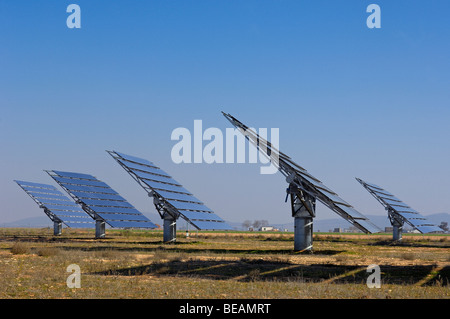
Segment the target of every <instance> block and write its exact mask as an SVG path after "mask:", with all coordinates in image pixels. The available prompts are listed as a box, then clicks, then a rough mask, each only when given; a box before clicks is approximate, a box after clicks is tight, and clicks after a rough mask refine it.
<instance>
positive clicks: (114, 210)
mask: <svg viewBox="0 0 450 319" xmlns="http://www.w3.org/2000/svg"><path fill="white" fill-rule="evenodd" d="M109 153H110V154H114V158H115V159H116V160H117V161H118V162H119V163H120V164H121V165H122V166H123V167H126V169H127V170H128V171H129V172H132V174H133V175H134V176H135V177H136V178H137V179H139V180H140V181H142V182H143V183H145V185H146V186H148V187H149V189H150V191H151V192H154V194H153V196H155V194H156V195H157V196H159V198H160V200H162V201H164V203H165V204H166V205H167V206H168V207H169V208H170V209H172V210H174V211H176V212H178V214H179V216H181V217H182V218H183V219H185V220H186V221H187V222H188V223H190V224H191V225H193V226H194V227H195V228H197V229H221V230H229V229H231V227H230V226H229V225H228V224H227V223H225V221H224V220H223V219H221V218H220V217H219V216H217V215H216V214H215V213H214V212H213V211H212V210H211V209H209V208H208V207H206V206H205V205H204V204H203V203H202V202H201V201H200V200H198V199H197V198H196V197H195V196H193V195H192V194H191V193H190V192H189V191H188V190H186V189H185V188H184V187H183V186H182V185H181V184H180V183H178V182H177V181H175V180H174V179H173V178H172V177H171V176H170V175H168V174H167V173H166V172H164V171H163V170H161V169H160V168H159V167H157V166H156V165H154V164H153V163H151V162H149V161H147V160H145V159H141V158H137V157H134V156H131V155H126V154H123V153H119V152H109ZM46 172H47V173H48V174H49V175H50V176H51V177H52V178H53V179H54V180H55V181H56V183H58V184H59V185H60V186H61V187H62V188H63V189H64V190H65V191H66V192H67V193H68V194H69V195H70V197H71V199H70V198H68V197H66V196H65V195H63V194H62V193H61V192H60V191H59V190H57V189H56V188H55V187H54V186H52V185H47V184H40V183H33V182H26V181H19V180H16V182H17V183H18V184H19V186H20V187H21V188H22V189H23V190H24V191H25V192H26V193H27V194H28V195H29V196H30V197H31V198H32V199H33V200H34V201H35V202H36V203H37V204H38V205H39V206H40V207H41V208H42V209H44V212H45V213H46V214H47V215H48V216H49V218H50V219H51V220H52V221H56V222H61V223H64V224H65V225H66V226H68V227H76V228H80V227H94V226H95V221H98V220H101V221H104V222H105V223H107V224H108V225H109V226H111V227H113V228H156V227H157V226H156V225H155V224H154V223H153V222H151V221H150V220H149V219H148V218H147V217H146V216H144V215H143V214H142V213H141V212H139V211H138V210H137V209H136V208H135V207H134V206H133V205H131V204H130V203H129V202H128V201H127V200H126V199H125V198H123V197H122V196H120V195H119V194H118V193H117V192H116V191H115V190H113V189H112V188H111V187H110V186H109V185H108V184H106V183H104V182H103V181H100V180H98V179H97V178H96V177H94V176H92V175H89V174H81V173H74V172H63V171H56V170H53V171H46Z"/></svg>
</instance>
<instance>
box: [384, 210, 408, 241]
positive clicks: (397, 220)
mask: <svg viewBox="0 0 450 319" xmlns="http://www.w3.org/2000/svg"><path fill="white" fill-rule="evenodd" d="M386 209H387V211H388V217H389V221H390V222H391V225H392V227H393V233H392V239H393V240H394V241H401V240H402V232H403V224H404V220H403V218H402V217H400V216H399V215H398V214H397V213H396V212H395V211H394V210H392V209H389V208H386Z"/></svg>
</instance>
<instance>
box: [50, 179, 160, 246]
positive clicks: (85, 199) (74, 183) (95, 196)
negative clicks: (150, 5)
mask: <svg viewBox="0 0 450 319" xmlns="http://www.w3.org/2000/svg"><path fill="white" fill-rule="evenodd" d="M47 173H48V174H49V175H50V176H51V177H52V178H53V179H54V180H55V181H56V182H57V183H58V184H59V185H60V186H61V187H62V188H64V190H66V191H67V192H68V193H69V195H70V196H71V197H72V198H73V199H74V200H75V201H76V202H77V203H79V204H80V205H81V206H82V208H83V210H84V211H86V212H87V213H88V214H89V215H91V216H92V217H93V218H94V219H95V220H96V222H97V225H101V223H103V225H104V223H106V224H108V225H109V226H111V227H118V228H156V225H155V224H153V223H152V222H151V221H150V220H149V219H148V218H147V217H145V216H144V215H143V214H142V213H141V212H139V211H138V210H137V209H136V208H134V207H133V205H131V204H130V203H129V202H127V201H126V200H125V199H124V198H123V197H122V196H120V195H118V194H117V192H116V191H114V190H113V189H112V188H111V187H110V186H109V185H108V184H106V183H104V182H103V181H100V180H98V179H97V178H96V177H94V176H92V175H89V174H79V173H74V172H61V171H47ZM99 227H100V226H96V236H97V237H103V236H104V229H102V230H99ZM103 227H104V226H103Z"/></svg>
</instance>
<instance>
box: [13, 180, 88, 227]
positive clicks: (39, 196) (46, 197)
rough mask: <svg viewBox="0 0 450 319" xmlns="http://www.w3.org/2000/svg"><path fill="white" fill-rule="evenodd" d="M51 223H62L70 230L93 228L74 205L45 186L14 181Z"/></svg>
mask: <svg viewBox="0 0 450 319" xmlns="http://www.w3.org/2000/svg"><path fill="white" fill-rule="evenodd" d="M15 182H16V183H17V184H18V185H19V186H20V187H21V188H22V189H23V190H24V191H25V192H26V193H27V194H28V195H29V196H30V197H31V198H32V199H33V200H34V201H35V202H36V203H37V204H38V205H39V207H41V208H43V209H44V212H45V213H46V214H47V216H48V217H49V218H50V219H51V220H52V221H53V222H62V223H63V224H65V225H66V226H68V227H72V228H94V226H95V222H94V220H92V218H91V217H90V216H89V215H88V214H86V212H85V211H83V210H82V209H81V208H80V207H79V206H78V205H77V204H76V203H74V202H73V201H72V200H71V199H70V198H68V197H67V196H65V195H64V194H63V193H61V192H60V191H59V190H58V189H56V187H54V186H52V185H47V184H40V183H32V182H25V181H18V180H16V181H15Z"/></svg>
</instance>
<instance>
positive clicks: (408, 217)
mask: <svg viewBox="0 0 450 319" xmlns="http://www.w3.org/2000/svg"><path fill="white" fill-rule="evenodd" d="M356 180H357V181H358V182H359V183H360V184H361V185H362V186H363V187H364V188H365V189H366V190H367V191H369V193H370V194H372V196H374V197H375V198H376V199H377V200H378V201H379V202H380V203H381V204H382V205H383V206H384V207H385V208H386V209H387V210H388V211H390V212H392V213H395V214H397V215H398V216H401V219H402V220H403V221H404V222H406V223H408V224H409V225H411V226H412V227H413V228H416V229H417V230H418V231H420V232H421V233H423V234H426V233H431V232H440V231H442V229H441V228H439V227H438V226H436V225H434V224H433V223H431V222H429V221H428V220H427V218H426V217H425V216H423V215H421V214H420V213H419V212H418V211H416V210H414V209H412V208H411V207H409V206H408V205H407V204H405V203H404V202H402V201H401V200H400V199H398V198H397V197H395V196H394V195H392V194H391V193H389V192H388V191H387V190H385V189H384V188H382V187H380V186H378V185H375V184H372V183H368V182H365V181H363V180H362V179H360V178H356Z"/></svg>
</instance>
